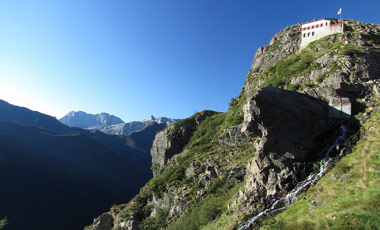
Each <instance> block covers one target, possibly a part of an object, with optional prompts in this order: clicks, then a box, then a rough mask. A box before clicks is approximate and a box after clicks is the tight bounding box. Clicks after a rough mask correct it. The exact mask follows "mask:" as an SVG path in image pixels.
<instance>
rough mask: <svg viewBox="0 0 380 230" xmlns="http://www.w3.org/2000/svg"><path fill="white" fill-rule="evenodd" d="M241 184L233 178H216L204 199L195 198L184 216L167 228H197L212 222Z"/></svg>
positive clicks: (180, 229)
mask: <svg viewBox="0 0 380 230" xmlns="http://www.w3.org/2000/svg"><path fill="white" fill-rule="evenodd" d="M240 187H241V184H237V183H236V180H234V179H227V178H218V179H215V180H214V181H213V183H212V184H211V186H210V188H209V190H208V194H207V196H206V197H205V198H204V199H201V200H197V202H196V203H194V204H193V205H192V206H190V207H189V208H188V209H187V210H186V212H185V214H184V216H183V217H182V218H180V219H179V220H178V221H177V222H175V223H172V224H170V225H169V226H168V228H167V229H168V230H182V229H187V230H198V229H200V228H202V226H206V225H207V224H210V223H212V222H213V221H214V220H215V219H217V218H218V217H220V215H221V214H222V213H225V211H226V207H227V203H228V201H229V199H230V198H231V197H232V196H233V195H234V194H235V193H236V192H237V190H238V188H240Z"/></svg>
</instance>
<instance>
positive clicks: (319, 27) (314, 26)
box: [300, 18, 344, 49]
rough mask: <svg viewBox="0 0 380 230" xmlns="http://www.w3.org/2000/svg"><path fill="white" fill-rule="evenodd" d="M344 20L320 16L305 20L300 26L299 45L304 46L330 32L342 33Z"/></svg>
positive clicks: (301, 47)
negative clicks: (319, 17) (318, 18)
mask: <svg viewBox="0 0 380 230" xmlns="http://www.w3.org/2000/svg"><path fill="white" fill-rule="evenodd" d="M343 30H344V22H343V21H342V22H339V21H338V20H336V19H331V18H322V19H320V20H316V19H314V21H311V22H307V23H305V24H303V25H302V27H301V46H300V49H303V48H305V47H306V46H307V45H308V44H309V43H310V42H312V41H315V40H318V39H320V38H323V37H325V36H327V35H330V34H335V33H343Z"/></svg>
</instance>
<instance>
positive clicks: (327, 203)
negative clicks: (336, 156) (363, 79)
mask: <svg viewBox="0 0 380 230" xmlns="http://www.w3.org/2000/svg"><path fill="white" fill-rule="evenodd" d="M361 136H362V138H361V140H360V141H359V142H358V143H357V145H356V147H355V148H354V149H353V151H352V153H350V154H348V155H346V156H345V157H343V158H342V159H341V160H340V161H339V162H337V164H336V166H335V167H334V168H333V169H332V170H331V171H330V172H329V173H327V174H326V175H325V176H324V177H323V178H322V179H321V180H320V181H319V182H318V184H317V185H316V186H314V187H312V188H311V189H309V191H307V192H306V193H304V194H303V197H304V198H305V199H303V200H300V201H297V202H296V203H295V204H294V205H293V206H291V207H289V208H288V209H287V210H286V211H284V212H282V213H281V214H279V215H277V216H276V217H275V218H274V219H271V220H270V221H267V222H266V224H265V225H264V227H263V229H292V230H293V229H379V228H380V152H379V149H380V113H379V112H373V114H372V115H371V118H370V119H369V120H368V121H367V122H366V123H365V124H364V126H363V127H362V135H361ZM341 178H346V179H344V180H343V179H341ZM340 179H341V180H340ZM312 200H315V201H317V202H320V203H322V205H321V206H319V207H317V208H314V209H311V208H310V203H311V201H312Z"/></svg>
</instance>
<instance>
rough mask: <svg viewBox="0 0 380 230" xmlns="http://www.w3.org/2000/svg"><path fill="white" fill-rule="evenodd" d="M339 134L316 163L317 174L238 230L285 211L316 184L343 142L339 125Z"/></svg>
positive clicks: (342, 131) (343, 131)
mask: <svg viewBox="0 0 380 230" xmlns="http://www.w3.org/2000/svg"><path fill="white" fill-rule="evenodd" d="M339 132H340V133H339V135H338V137H337V138H336V139H335V141H334V143H333V144H332V145H330V146H329V147H328V148H327V149H325V151H324V153H325V154H323V159H322V160H320V161H319V162H318V164H319V172H318V173H311V174H310V175H309V176H308V177H307V178H306V179H305V180H303V181H301V182H299V183H298V184H297V185H296V187H295V188H294V189H293V190H292V191H290V192H289V193H288V194H287V195H286V196H284V197H281V198H280V199H278V200H276V201H274V202H273V204H272V205H271V206H270V207H269V208H267V209H265V210H264V211H262V212H260V213H259V214H257V215H256V216H254V217H252V218H251V219H249V220H247V221H246V222H245V223H244V224H243V225H241V226H240V228H239V230H244V229H247V228H249V226H251V225H252V224H253V223H255V222H256V221H257V220H258V219H259V218H260V217H262V216H265V215H266V214H268V213H272V212H279V211H282V210H284V209H286V206H289V205H292V204H293V203H294V202H295V201H296V200H297V195H298V193H299V192H300V191H302V190H304V189H305V188H308V187H310V186H312V185H313V184H314V183H315V182H317V181H318V180H319V179H320V178H321V177H322V176H323V175H324V174H325V173H326V171H327V169H328V166H329V165H330V164H331V163H332V162H333V158H331V157H330V154H331V152H332V151H333V150H334V149H336V148H337V147H338V146H339V144H340V143H342V142H343V141H344V140H345V137H346V133H347V128H346V127H345V126H344V125H341V126H340V128H339ZM341 154H343V151H341V152H340V154H339V155H341ZM281 202H283V203H285V207H278V205H279V204H280V203H281Z"/></svg>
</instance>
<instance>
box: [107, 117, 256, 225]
mask: <svg viewBox="0 0 380 230" xmlns="http://www.w3.org/2000/svg"><path fill="white" fill-rule="evenodd" d="M227 117H228V115H227V114H225V113H218V114H215V115H213V116H210V117H208V118H207V119H206V120H204V121H203V122H201V123H200V124H199V126H198V128H197V129H196V130H195V131H194V133H193V135H192V137H191V138H190V140H189V143H188V144H187V145H186V146H185V148H184V150H183V151H182V153H181V154H178V155H176V156H174V157H173V158H174V160H172V161H171V163H169V164H168V165H167V166H166V167H165V168H164V170H163V171H162V172H161V173H160V174H158V175H156V176H155V177H153V178H152V179H151V180H150V181H149V182H148V183H147V184H146V185H145V186H144V187H143V188H142V189H141V190H140V193H139V194H138V195H137V196H136V197H134V198H133V199H132V201H131V202H130V203H129V204H127V205H116V206H114V207H112V209H111V212H113V213H114V214H117V216H119V217H121V218H123V216H124V217H127V216H128V215H131V214H132V215H134V216H135V217H137V218H138V219H139V220H140V224H139V229H164V228H167V229H173V230H174V229H200V228H201V226H205V225H207V224H208V223H211V222H212V221H214V220H215V219H217V218H219V217H220V216H221V214H222V213H225V212H226V207H227V205H228V203H229V202H231V197H233V195H234V194H236V192H237V191H238V189H240V188H241V187H242V181H241V179H242V178H241V179H237V178H235V177H232V176H231V175H228V174H227V173H223V175H222V176H220V177H218V178H215V179H213V180H212V181H210V184H209V185H208V187H207V188H206V191H205V193H204V194H203V195H202V196H199V195H198V192H199V191H200V190H202V189H203V190H205V188H202V186H201V185H200V184H199V181H198V179H196V178H195V177H198V176H199V175H198V174H201V173H202V169H201V168H200V167H201V166H200V165H202V164H204V163H205V162H207V161H208V160H209V159H213V161H215V162H218V160H221V161H222V160H223V161H224V162H226V164H225V165H221V168H220V169H219V170H221V171H228V170H229V169H231V168H232V167H244V166H245V164H246V163H247V162H248V161H249V159H251V158H252V152H253V151H254V149H252V147H249V146H245V147H241V148H239V151H236V154H231V149H232V147H222V146H220V145H219V141H218V137H219V136H220V135H221V134H222V133H223V131H224V128H225V126H226V118H227ZM186 121H187V120H186V119H185V120H183V121H180V122H178V123H177V124H175V128H177V129H178V127H180V125H181V124H182V125H183V124H185V123H186ZM169 135H173V133H169ZM194 162H195V164H197V165H198V167H195V169H194V170H196V174H197V175H196V176H195V177H186V175H185V170H186V169H187V168H188V167H189V165H190V164H191V163H194ZM198 163H199V164H198ZM200 186H201V187H200ZM173 188H175V190H177V191H178V190H181V189H182V190H184V191H186V194H185V195H184V196H185V197H187V198H186V199H187V201H188V202H189V206H188V208H187V209H186V210H185V212H184V213H183V215H182V216H181V218H180V217H179V216H169V210H168V209H167V208H164V209H160V210H157V213H156V215H155V216H154V217H153V216H150V214H151V210H152V206H151V205H149V202H150V200H151V199H152V197H153V196H154V197H155V198H156V199H157V198H160V197H162V196H164V195H165V194H167V193H170V192H171V191H172V189H173Z"/></svg>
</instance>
